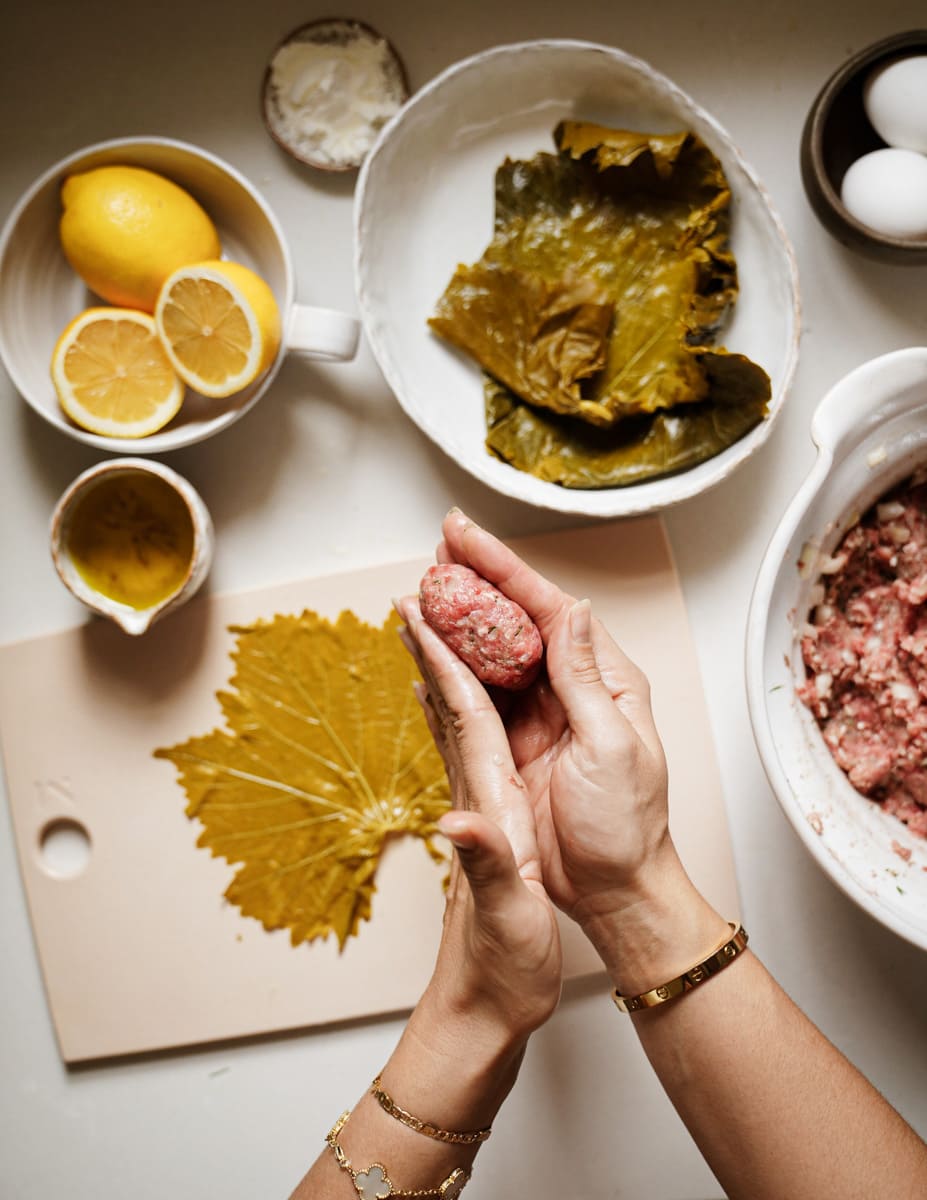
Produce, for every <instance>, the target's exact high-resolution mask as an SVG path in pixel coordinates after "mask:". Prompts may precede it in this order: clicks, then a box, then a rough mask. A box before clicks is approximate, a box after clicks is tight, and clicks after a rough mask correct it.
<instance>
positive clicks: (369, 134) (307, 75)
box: [268, 25, 405, 166]
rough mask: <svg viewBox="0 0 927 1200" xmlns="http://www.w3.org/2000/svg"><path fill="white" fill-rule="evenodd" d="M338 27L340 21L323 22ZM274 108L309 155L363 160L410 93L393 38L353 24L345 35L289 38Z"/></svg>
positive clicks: (281, 129) (280, 125)
mask: <svg viewBox="0 0 927 1200" xmlns="http://www.w3.org/2000/svg"><path fill="white" fill-rule="evenodd" d="M323 28H325V29H327V30H328V31H331V29H332V25H329V26H326V27H323ZM270 70H271V74H270V90H269V97H268V98H269V101H270V103H269V105H268V116H269V117H270V118H271V120H272V124H273V128H274V132H275V134H276V135H277V136H278V137H279V138H280V139H281V140H282V141H284V142H286V144H287V145H288V146H289V147H291V148H292V149H293V150H294V151H295V152H296V153H297V154H298V155H299V156H300V157H301V158H305V159H311V160H314V161H315V162H317V163H319V164H321V165H326V166H347V165H351V166H356V165H359V164H360V162H361V161H362V160H363V158H364V156H365V155H366V154H367V151H368V150H369V149H370V147H371V146H372V145H373V143H374V141H375V140H376V136H377V133H378V132H379V131H380V129H381V128H382V126H383V125H385V124H386V122H387V121H388V120H389V118H390V117H391V116H393V114H394V113H395V112H396V111H397V110H398V109H399V108H400V107H401V105H402V103H403V100H404V98H405V82H404V80H403V77H402V71H401V68H400V67H399V64H398V62H397V60H396V57H395V55H394V54H393V51H392V49H391V48H390V46H389V43H388V42H387V41H386V40H385V39H384V38H381V37H377V36H376V35H374V34H373V32H372V31H368V30H366V29H364V28H362V27H358V26H348V27H347V30H346V32H343V33H341V36H340V37H338V36H336V37H335V38H333V37H332V35H331V32H329V34H328V38H327V39H326V40H323V35H322V34H320V35H319V38H318V40H313V41H303V40H295V41H291V42H288V43H286V44H285V45H284V46H282V47H281V48H280V50H278V51H277V53H276V54H275V55H274V58H273V61H272V63H271V68H270Z"/></svg>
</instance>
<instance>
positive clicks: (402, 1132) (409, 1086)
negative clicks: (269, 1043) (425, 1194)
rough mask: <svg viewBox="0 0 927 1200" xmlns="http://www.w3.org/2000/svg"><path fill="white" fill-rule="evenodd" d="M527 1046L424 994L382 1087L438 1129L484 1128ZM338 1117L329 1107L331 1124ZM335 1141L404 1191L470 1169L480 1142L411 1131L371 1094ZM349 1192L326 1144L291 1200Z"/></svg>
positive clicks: (354, 1160)
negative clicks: (457, 1141)
mask: <svg viewBox="0 0 927 1200" xmlns="http://www.w3.org/2000/svg"><path fill="white" fill-rule="evenodd" d="M524 1047H525V1039H524V1038H517V1037H515V1036H512V1035H508V1034H506V1033H505V1032H504V1031H503V1030H501V1029H499V1028H497V1027H496V1026H494V1025H492V1024H487V1023H485V1022H482V1021H480V1020H479V1019H478V1018H477V1017H475V1016H472V1017H471V1016H468V1015H467V1014H462V1013H455V1014H449V1013H448V1012H447V1010H446V1009H445V1008H444V1007H443V1006H442V1005H440V1003H439V1002H436V1001H435V1000H434V998H433V997H432V996H431V994H430V993H426V995H425V997H423V999H422V1001H421V1003H420V1004H419V1005H418V1007H417V1008H416V1010H415V1012H414V1013H413V1014H412V1017H411V1018H410V1020H409V1024H408V1026H407V1027H406V1029H405V1031H404V1033H403V1035H402V1038H401V1039H400V1041H399V1043H398V1045H397V1047H396V1049H395V1051H394V1052H393V1054H392V1056H391V1057H390V1059H389V1061H388V1062H387V1064H386V1066H385V1067H384V1068H383V1070H382V1073H381V1077H382V1082H383V1088H384V1089H385V1090H386V1091H387V1092H388V1093H389V1095H390V1096H391V1098H392V1099H393V1101H394V1102H395V1103H396V1104H397V1105H399V1106H400V1107H401V1108H403V1109H405V1110H406V1111H407V1112H409V1113H411V1114H413V1115H414V1116H415V1117H418V1118H419V1119H421V1120H423V1121H427V1122H430V1123H431V1124H433V1125H435V1126H437V1127H438V1128H440V1129H445V1130H451V1131H456V1132H469V1131H474V1130H479V1129H485V1128H488V1127H489V1126H490V1125H491V1124H492V1122H493V1120H494V1118H495V1116H496V1113H497V1112H498V1111H499V1108H500V1107H501V1105H502V1103H503V1101H504V1100H505V1098H506V1096H507V1095H508V1093H509V1091H510V1090H511V1088H512V1086H513V1084H514V1082H515V1079H516V1076H517V1074H518V1069H519V1066H520V1065H521V1059H522V1055H523V1053H524ZM373 1073H374V1071H373V1070H372V1071H371V1077H372V1076H373ZM337 1116H338V1114H337V1113H332V1121H333V1122H334V1120H335V1118H336V1117H337ZM325 1132H326V1131H324V1130H321V1131H320V1138H321V1137H322V1136H323V1134H324V1133H325ZM338 1140H339V1142H340V1144H341V1146H342V1147H343V1149H344V1153H345V1154H346V1156H347V1158H348V1159H349V1160H350V1162H351V1164H352V1166H353V1167H354V1169H355V1170H365V1169H366V1168H367V1167H369V1166H370V1165H371V1164H372V1163H381V1164H383V1166H384V1167H386V1168H387V1171H388V1174H389V1178H390V1180H391V1181H392V1183H393V1186H394V1187H395V1188H397V1189H402V1190H404V1191H408V1190H424V1189H428V1188H434V1189H437V1187H438V1185H439V1184H440V1183H441V1182H442V1181H443V1180H445V1179H446V1178H447V1177H448V1176H449V1175H450V1173H451V1172H452V1171H453V1170H454V1169H455V1168H456V1167H462V1168H465V1169H467V1170H470V1169H472V1165H473V1160H474V1158H475V1157H476V1153H477V1151H478V1150H479V1145H480V1143H478V1142H477V1143H473V1144H472V1145H459V1144H455V1143H449V1142H443V1141H438V1140H435V1139H434V1138H431V1137H428V1136H426V1135H425V1134H422V1133H419V1132H417V1131H416V1130H414V1129H410V1128H408V1127H407V1126H406V1125H404V1124H402V1123H401V1122H400V1121H399V1120H397V1119H396V1118H395V1117H392V1116H390V1115H389V1114H388V1113H387V1112H385V1111H384V1110H383V1108H382V1107H381V1106H380V1104H379V1103H378V1101H377V1100H376V1099H375V1098H374V1097H373V1096H372V1095H371V1094H370V1093H369V1092H368V1093H366V1094H365V1095H364V1096H363V1097H362V1098H361V1099H360V1100H359V1101H358V1103H357V1104H356V1105H355V1107H354V1109H353V1111H352V1114H351V1118H350V1120H349V1121H348V1123H347V1125H346V1126H345V1127H344V1129H343V1130H342V1132H341V1134H340V1135H339V1139H338ZM352 1195H353V1196H356V1192H355V1191H354V1190H353V1186H352V1183H351V1179H350V1177H349V1175H348V1174H347V1172H345V1171H344V1170H343V1169H342V1168H341V1167H339V1166H338V1163H337V1162H336V1159H335V1155H334V1153H333V1152H332V1150H331V1149H330V1148H328V1147H326V1148H325V1150H324V1152H323V1153H322V1154H321V1155H320V1156H319V1158H318V1160H317V1161H316V1162H315V1164H314V1165H313V1167H312V1168H311V1170H310V1171H309V1173H308V1174H307V1175H306V1176H305V1178H304V1179H303V1180H302V1182H301V1183H300V1184H299V1186H298V1187H297V1188H296V1191H295V1192H294V1193H293V1197H292V1200H321V1198H323V1197H324V1198H325V1200H336V1197H340V1196H343V1197H345V1198H346V1200H347V1198H348V1197H351V1196H352Z"/></svg>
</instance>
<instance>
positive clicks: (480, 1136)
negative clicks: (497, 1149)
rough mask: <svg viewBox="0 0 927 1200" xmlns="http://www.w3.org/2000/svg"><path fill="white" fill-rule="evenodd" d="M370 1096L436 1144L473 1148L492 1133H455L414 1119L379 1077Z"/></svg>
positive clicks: (483, 1131) (482, 1130)
mask: <svg viewBox="0 0 927 1200" xmlns="http://www.w3.org/2000/svg"><path fill="white" fill-rule="evenodd" d="M370 1094H371V1096H373V1097H374V1098H375V1099H376V1101H377V1103H378V1104H379V1106H380V1107H381V1108H382V1109H383V1111H384V1112H385V1113H388V1114H389V1115H390V1116H391V1117H395V1119H396V1120H397V1121H401V1122H402V1124H403V1125H406V1126H408V1128H409V1129H414V1130H415V1132H416V1133H423V1134H424V1135H425V1137H430V1138H434V1140H435V1141H436V1142H453V1143H454V1145H456V1146H473V1145H475V1144H476V1143H477V1142H485V1141H486V1139H487V1138H488V1137H489V1135H490V1134H491V1133H492V1130H491V1129H474V1130H473V1131H472V1132H470V1133H454V1132H453V1130H450V1129H440V1128H439V1127H438V1126H437V1125H432V1123H431V1122H430V1121H422V1120H420V1119H419V1118H418V1117H413V1116H412V1114H411V1113H410V1112H406V1110H405V1109H404V1108H400V1107H399V1105H398V1104H397V1103H396V1101H395V1100H394V1099H393V1097H392V1096H391V1095H390V1094H389V1092H387V1091H386V1090H385V1089H384V1087H383V1081H382V1080H381V1079H380V1076H379V1075H378V1076H377V1077H376V1079H375V1080H374V1081H373V1083H372V1084H371V1085H370Z"/></svg>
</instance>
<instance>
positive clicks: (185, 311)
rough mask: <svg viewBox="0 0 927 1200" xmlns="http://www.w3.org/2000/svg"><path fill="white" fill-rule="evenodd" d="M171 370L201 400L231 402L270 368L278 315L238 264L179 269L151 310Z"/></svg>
mask: <svg viewBox="0 0 927 1200" xmlns="http://www.w3.org/2000/svg"><path fill="white" fill-rule="evenodd" d="M155 322H156V323H157V327H158V333H159V334H160V335H161V341H162V342H163V344H164V348H165V350H166V351H167V354H168V357H169V358H170V360H171V363H172V364H173V367H174V370H175V371H176V372H177V374H178V375H179V376H180V378H181V379H183V380H184V382H185V383H187V384H189V385H190V387H191V388H194V389H195V390H196V391H198V392H200V393H201V394H202V395H204V396H216V397H221V396H231V395H232V394H233V393H234V392H239V391H241V389H242V388H245V387H247V386H248V384H249V383H252V382H253V381H254V380H255V379H257V377H258V376H259V375H260V374H262V373H263V372H264V371H266V370H267V368H268V367H269V366H270V365H271V363H272V362H273V361H274V359H275V358H276V356H277V351H278V350H279V348H280V310H279V309H278V307H277V302H276V300H275V299H274V294H273V292H272V291H271V289H270V287H269V286H268V285H267V284H266V283H265V282H264V280H263V279H262V278H261V277H260V276H259V275H256V274H255V273H254V271H252V270H251V269H250V268H249V267H245V266H242V264H241V263H231V262H219V261H214V262H202V263H196V264H195V265H194V266H188V267H181V268H180V269H179V270H177V271H175V272H174V273H173V275H171V276H170V278H169V279H168V280H167V282H166V283H165V284H164V287H163V288H162V289H161V294H160V296H159V297H158V303H157V305H156V306H155Z"/></svg>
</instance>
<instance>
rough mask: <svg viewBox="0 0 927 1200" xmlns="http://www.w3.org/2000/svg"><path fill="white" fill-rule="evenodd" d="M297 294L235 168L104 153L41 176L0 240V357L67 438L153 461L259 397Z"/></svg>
mask: <svg viewBox="0 0 927 1200" xmlns="http://www.w3.org/2000/svg"><path fill="white" fill-rule="evenodd" d="M293 292H294V279H293V268H292V264H291V260H290V255H289V252H288V250H287V246H286V241H285V238H284V235H283V232H282V230H281V228H280V226H279V224H278V222H277V219H276V217H275V216H274V214H273V212H272V211H271V210H270V208H269V207H268V205H267V204H266V202H265V201H264V199H263V198H262V197H261V195H260V194H259V193H258V191H257V190H256V189H255V188H254V187H253V186H252V185H251V184H250V183H249V182H248V180H247V179H245V178H244V176H242V175H241V174H239V173H238V172H237V171H236V170H235V169H234V168H233V167H231V166H230V165H229V164H227V163H225V162H223V161H221V160H220V159H219V158H217V157H215V156H214V155H212V154H210V153H208V152H207V151H205V150H202V149H199V148H197V147H195V146H191V145H188V144H186V143H183V142H178V141H173V140H171V139H167V138H144V139H140V138H123V139H116V140H113V141H109V142H102V143H99V144H97V145H95V146H91V147H88V148H86V149H84V150H81V151H79V152H77V153H76V154H72V155H70V156H69V157H68V158H65V159H63V160H62V161H61V162H59V163H56V164H55V165H54V166H53V167H52V168H51V169H50V170H48V171H46V172H45V174H44V175H42V176H41V177H40V178H39V179H38V180H37V181H36V182H35V183H34V184H33V186H32V187H31V188H30V189H29V190H28V191H27V192H26V194H25V195H24V196H23V197H22V199H21V200H20V202H19V203H18V204H17V206H16V208H15V209H14V210H13V212H12V213H11V215H10V217H9V219H8V220H7V222H6V225H5V227H4V229H3V232H2V234H0V357H2V359H3V362H4V365H5V366H6V369H7V371H8V372H9V374H10V377H11V378H12V380H13V383H14V384H15V385H16V387H17V389H18V390H19V392H20V393H21V394H22V396H23V398H24V399H25V400H26V402H27V403H28V404H29V405H30V406H31V407H32V408H33V409H34V410H35V411H36V412H37V413H38V414H39V415H40V416H41V417H43V418H44V419H45V420H47V421H49V422H50V423H51V424H52V425H54V426H56V427H57V428H58V429H60V430H62V431H63V432H65V433H67V434H69V435H70V436H72V437H74V438H77V439H78V440H80V441H83V442H87V443H89V444H91V445H96V446H99V447H101V448H103V449H106V450H109V451H113V452H116V453H124V452H133V453H145V454H155V453H162V452H164V451H169V450H174V449H177V448H178V447H180V446H185V445H188V444H190V443H192V442H197V441H200V440H202V439H203V438H206V437H209V436H211V435H212V434H214V433H216V432H218V431H219V430H220V429H223V428H225V427H226V426H228V425H230V424H231V423H232V422H233V421H235V420H237V419H238V418H239V417H241V416H242V415H243V413H245V412H246V411H247V410H248V409H249V408H251V407H252V405H254V404H255V403H256V401H257V400H258V399H259V397H260V396H261V395H262V394H263V393H264V392H265V391H266V389H267V387H268V385H269V383H270V381H271V379H272V378H273V375H274V373H275V371H276V369H277V368H278V366H279V363H280V361H281V358H282V356H283V354H284V353H285V351H286V345H285V341H286V338H285V320H286V318H287V316H288V315H291V312H292V310H293V308H294V304H293ZM349 320H350V319H349V318H347V317H345V318H344V322H348V321H349ZM341 332H342V334H344V333H345V328H344V326H343V327H342V329H341ZM347 332H348V333H349V332H350V330H348V331H347ZM335 349H336V350H337V347H336V348H335ZM330 356H331V357H336V358H337V357H348V356H349V355H347V354H344V353H342V354H338V353H333V354H332V355H330Z"/></svg>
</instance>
